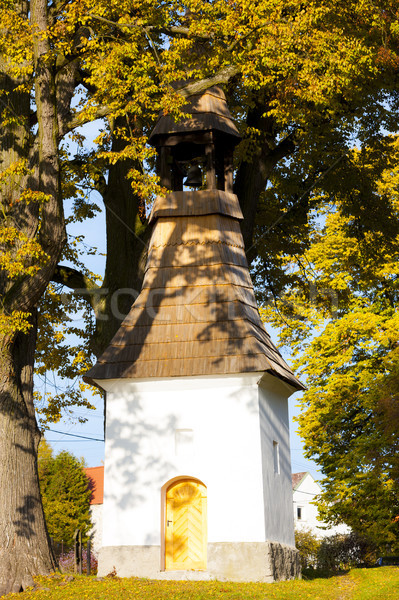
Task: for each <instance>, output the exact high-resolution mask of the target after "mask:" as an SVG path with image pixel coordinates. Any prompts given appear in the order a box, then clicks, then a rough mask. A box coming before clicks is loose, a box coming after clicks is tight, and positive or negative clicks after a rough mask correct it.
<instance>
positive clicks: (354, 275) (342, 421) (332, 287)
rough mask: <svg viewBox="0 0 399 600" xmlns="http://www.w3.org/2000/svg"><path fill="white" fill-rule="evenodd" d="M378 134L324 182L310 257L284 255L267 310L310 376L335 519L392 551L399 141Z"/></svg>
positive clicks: (315, 444)
mask: <svg viewBox="0 0 399 600" xmlns="http://www.w3.org/2000/svg"><path fill="white" fill-rule="evenodd" d="M368 142H369V143H368V144H366V145H365V146H363V147H361V148H360V147H358V148H354V149H352V150H351V151H350V152H348V153H347V154H346V156H345V157H344V158H343V160H342V164H341V165H340V167H339V168H338V169H337V170H336V172H335V174H334V177H333V178H332V179H331V180H330V181H329V180H328V176H326V177H325V178H324V179H323V180H322V181H320V182H319V184H318V185H317V187H315V188H314V189H313V193H312V195H311V200H312V201H313V200H316V199H318V202H321V203H320V208H321V206H324V210H323V211H320V212H319V213H318V214H317V215H316V214H315V215H314V218H315V219H316V220H315V221H314V222H313V224H310V230H311V239H310V243H309V244H308V246H307V247H306V248H305V250H304V251H303V252H301V253H300V262H298V260H297V258H298V257H297V255H295V252H293V251H292V249H288V251H286V250H284V251H283V252H282V253H281V255H280V256H281V260H282V262H283V263H284V265H285V266H286V269H287V270H286V279H287V280H288V281H289V283H288V284H287V282H286V285H285V292H284V293H283V294H281V295H280V296H279V298H278V300H277V301H276V302H275V303H274V302H273V303H269V304H268V305H266V306H265V308H264V312H265V314H267V315H268V316H269V317H270V318H271V319H272V320H273V322H274V324H275V325H277V326H279V327H281V338H282V343H284V344H286V345H287V346H289V347H290V348H291V349H294V352H295V353H296V355H297V359H296V361H295V362H296V367H297V369H298V370H299V372H300V373H302V375H303V377H304V378H307V383H308V390H307V391H306V392H305V394H304V396H303V398H302V399H301V404H302V407H303V410H302V412H301V414H300V417H299V432H300V434H301V436H302V437H303V439H304V442H305V451H306V455H307V456H308V458H313V459H314V460H315V461H316V462H317V463H318V465H319V466H320V467H321V470H322V473H323V475H324V480H323V486H324V492H323V494H322V496H321V504H320V505H319V508H320V510H321V513H322V514H323V518H324V519H326V520H329V521H330V522H332V523H335V524H336V523H340V522H344V523H347V524H348V525H349V526H350V527H351V528H352V529H353V530H354V531H355V532H357V533H358V534H360V535H361V536H363V537H366V538H368V540H369V541H370V542H371V543H372V544H373V545H374V546H376V547H378V548H379V549H380V551H381V552H383V553H384V552H386V548H387V547H391V549H392V550H393V551H396V552H397V551H398V549H399V501H398V498H399V454H398V450H399V446H398V435H397V432H398V428H399V411H398V401H399V349H398V331H399V319H398V300H399V287H398V284H399V203H398V158H399V155H398V149H399V138H398V137H397V136H386V137H385V138H381V136H377V137H375V138H374V139H373V140H371V139H370V140H368ZM282 185H283V187H284V184H282ZM278 187H279V183H278V182H277V181H276V186H275V188H274V193H276V189H278ZM281 191H282V190H281V189H280V192H281ZM297 252H298V250H297Z"/></svg>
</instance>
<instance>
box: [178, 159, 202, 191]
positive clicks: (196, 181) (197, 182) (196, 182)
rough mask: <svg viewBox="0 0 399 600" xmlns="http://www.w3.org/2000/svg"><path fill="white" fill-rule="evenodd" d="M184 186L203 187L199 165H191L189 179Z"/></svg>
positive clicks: (188, 172)
mask: <svg viewBox="0 0 399 600" xmlns="http://www.w3.org/2000/svg"><path fill="white" fill-rule="evenodd" d="M183 185H187V186H190V187H201V185H202V171H201V169H200V167H199V166H198V165H197V164H194V165H191V167H190V168H189V170H188V171H187V178H186V180H185V181H184V182H183Z"/></svg>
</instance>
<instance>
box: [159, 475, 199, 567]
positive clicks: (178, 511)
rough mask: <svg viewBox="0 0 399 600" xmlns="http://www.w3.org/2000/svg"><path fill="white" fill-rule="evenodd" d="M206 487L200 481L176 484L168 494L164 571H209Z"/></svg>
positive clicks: (186, 481)
mask: <svg viewBox="0 0 399 600" xmlns="http://www.w3.org/2000/svg"><path fill="white" fill-rule="evenodd" d="M206 530H207V521H206V488H205V486H204V485H202V484H201V483H199V482H197V481H191V480H185V481H178V482H176V483H174V484H173V485H172V486H171V487H170V488H169V489H168V490H167V492H166V529H165V531H166V534H165V568H166V569H168V570H195V571H201V570H204V569H206V547H207V534H206Z"/></svg>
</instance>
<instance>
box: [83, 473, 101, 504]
mask: <svg viewBox="0 0 399 600" xmlns="http://www.w3.org/2000/svg"><path fill="white" fill-rule="evenodd" d="M85 472H86V475H87V477H88V479H89V489H90V490H91V499H90V504H102V503H103V497H104V467H89V468H87V469H85Z"/></svg>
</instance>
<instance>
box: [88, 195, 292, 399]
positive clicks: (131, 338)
mask: <svg viewBox="0 0 399 600" xmlns="http://www.w3.org/2000/svg"><path fill="white" fill-rule="evenodd" d="M240 219H242V214H241V210H240V207H239V203H238V199H237V197H236V196H235V195H234V194H231V193H227V192H224V191H220V190H201V191H193V192H172V193H170V194H168V195H167V196H166V197H158V198H157V199H156V201H155V204H154V207H153V210H152V214H151V220H152V222H153V225H154V227H153V232H152V237H151V240H150V244H149V251H148V259H147V264H146V270H145V277H144V281H143V287H142V290H141V293H140V295H139V296H138V298H137V300H136V301H135V303H134V304H133V306H132V308H131V310H130V312H129V314H128V315H127V317H126V318H125V320H124V321H123V323H122V325H121V327H120V329H119V330H118V332H117V333H116V335H115V336H114V338H113V339H112V341H111V343H110V344H109V346H108V348H107V349H106V350H105V352H104V353H103V354H102V355H101V356H100V358H99V359H98V362H97V364H96V365H95V366H94V367H93V368H92V369H90V371H89V372H88V373H87V375H86V377H85V380H86V381H88V382H91V383H96V384H97V385H99V386H100V387H101V380H105V379H119V378H144V379H146V378H154V377H183V376H195V375H216V374H234V373H247V372H259V371H268V372H270V373H272V374H273V375H276V376H277V377H279V378H281V379H283V380H285V381H287V382H288V383H289V384H290V385H292V386H293V387H294V388H296V389H303V386H302V384H301V383H300V382H299V381H298V379H297V378H296V377H295V376H294V375H293V373H292V371H291V370H290V368H289V367H288V365H287V364H286V363H285V361H284V360H283V358H282V357H281V355H280V353H279V352H278V350H277V349H276V347H275V346H274V345H273V343H272V341H271V339H270V336H269V335H268V333H267V332H266V330H265V327H264V325H263V323H262V321H261V319H260V316H259V313H258V309H257V304H256V300H255V296H254V292H253V287H252V282H251V279H250V275H249V271H248V264H247V260H246V256H245V251H244V243H243V239H242V235H241V229H240V223H239V220H240Z"/></svg>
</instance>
